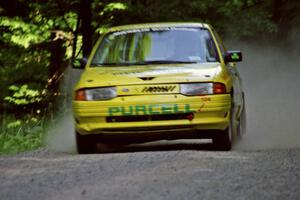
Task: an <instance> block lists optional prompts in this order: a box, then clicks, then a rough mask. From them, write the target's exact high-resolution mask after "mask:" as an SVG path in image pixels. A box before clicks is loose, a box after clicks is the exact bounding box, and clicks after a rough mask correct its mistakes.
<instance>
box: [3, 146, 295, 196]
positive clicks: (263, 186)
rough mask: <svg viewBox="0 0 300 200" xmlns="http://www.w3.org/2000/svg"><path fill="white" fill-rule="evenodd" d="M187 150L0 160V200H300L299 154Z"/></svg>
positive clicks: (41, 154) (44, 152)
mask: <svg viewBox="0 0 300 200" xmlns="http://www.w3.org/2000/svg"><path fill="white" fill-rule="evenodd" d="M186 147H187V148H177V147H176V148H174V147H173V146H171V147H170V146H169V149H168V150H166V148H162V147H160V148H155V149H153V150H152V151H151V148H150V149H149V148H146V149H145V148H143V147H139V149H135V151H136V150H138V151H136V152H131V151H130V150H129V151H126V150H125V151H122V152H119V153H118V152H117V153H116V152H111V153H105V154H91V155H70V154H63V153H55V152H52V151H49V150H45V149H42V150H38V151H33V152H27V153H21V154H18V155H15V156H1V157H0V195H1V199H3V200H6V199H9V200H10V199H11V200H18V199H22V200H27V199H122V200H126V199H128V200H131V199H149V200H150V199H300V190H299V188H300V169H299V168H300V159H299V158H300V149H288V150H268V151H237V150H235V151H231V152H214V151H207V150H201V151H199V150H195V149H193V145H192V146H190V147H189V146H186ZM159 149H162V150H159Z"/></svg>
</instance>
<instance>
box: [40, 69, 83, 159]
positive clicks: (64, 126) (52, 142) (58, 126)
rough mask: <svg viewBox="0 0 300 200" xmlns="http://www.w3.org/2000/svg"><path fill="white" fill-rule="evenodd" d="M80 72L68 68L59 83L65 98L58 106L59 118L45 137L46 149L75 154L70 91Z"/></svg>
mask: <svg viewBox="0 0 300 200" xmlns="http://www.w3.org/2000/svg"><path fill="white" fill-rule="evenodd" d="M81 72H82V70H78V69H72V68H71V67H69V68H68V69H67V70H66V71H65V74H64V80H63V81H62V83H61V87H60V90H61V92H62V93H63V94H64V95H65V98H64V99H63V100H62V101H63V102H61V103H60V104H61V105H62V108H61V109H60V110H61V111H60V114H59V116H57V117H56V119H55V123H54V124H53V125H52V126H50V129H49V130H48V133H47V134H46V136H45V144H46V146H47V148H49V149H51V150H53V151H57V152H65V153H76V152H77V150H76V142H75V129H74V119H73V116H72V111H71V101H72V91H73V87H74V85H75V84H76V82H77V81H78V80H79V77H80V74H81Z"/></svg>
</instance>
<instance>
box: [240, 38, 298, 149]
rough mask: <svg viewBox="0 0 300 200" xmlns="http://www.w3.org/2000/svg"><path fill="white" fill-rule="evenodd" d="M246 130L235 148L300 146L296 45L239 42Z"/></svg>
mask: <svg viewBox="0 0 300 200" xmlns="http://www.w3.org/2000/svg"><path fill="white" fill-rule="evenodd" d="M239 47H240V49H241V50H242V51H243V55H244V61H243V62H242V63H240V64H239V65H238V67H239V71H240V74H241V76H242V79H243V87H244V90H245V93H246V109H247V133H246V134H245V135H244V137H243V138H242V140H241V141H240V142H238V143H237V145H236V146H235V149H237V150H265V149H277V148H279V149H281V148H296V147H300V132H299V130H300V102H299V98H300V92H299V86H300V78H299V76H300V56H299V55H300V51H299V49H300V48H299V47H290V48H287V47H285V48H280V47H278V46H277V47H276V46H274V45H253V44H251V45H249V44H241V45H240V46H239Z"/></svg>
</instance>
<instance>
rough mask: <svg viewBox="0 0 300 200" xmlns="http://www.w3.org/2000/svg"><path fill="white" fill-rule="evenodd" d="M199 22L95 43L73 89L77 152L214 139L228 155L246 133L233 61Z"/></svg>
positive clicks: (124, 29)
mask: <svg viewBox="0 0 300 200" xmlns="http://www.w3.org/2000/svg"><path fill="white" fill-rule="evenodd" d="M241 60H242V54H241V52H240V51H226V49H225V47H224V46H223V44H222V43H221V40H220V38H219V36H218V35H217V33H216V32H215V30H214V29H213V28H212V27H211V26H210V25H208V24H202V23H150V24H135V25H128V26H119V27H113V28H110V29H109V30H108V31H107V32H106V33H105V34H103V35H102V36H101V37H100V39H99V40H98V41H97V43H96V44H95V47H94V49H93V51H92V52H91V54H90V57H89V59H88V60H87V62H86V63H84V64H82V65H81V66H80V67H81V68H85V69H84V71H83V73H82V75H81V78H80V81H79V82H78V84H77V86H76V88H75V96H74V101H73V113H74V118H75V121H76V128H75V129H76V140H77V149H78V152H79V153H90V152H93V151H95V148H96V143H97V142H112V143H136V142H147V141H152V140H160V139H168V140H170V139H191V138H212V139H213V143H214V144H215V145H216V147H217V148H218V149H220V150H230V149H231V146H232V141H233V140H234V138H236V136H238V135H240V134H241V133H242V132H243V129H244V121H245V105H244V95H243V91H242V87H241V80H240V77H239V74H238V71H237V69H236V66H235V62H238V61H241Z"/></svg>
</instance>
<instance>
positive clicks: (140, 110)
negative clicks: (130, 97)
mask: <svg viewBox="0 0 300 200" xmlns="http://www.w3.org/2000/svg"><path fill="white" fill-rule="evenodd" d="M140 112H142V113H143V115H146V114H147V111H146V106H135V114H136V115H139V113H140Z"/></svg>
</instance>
